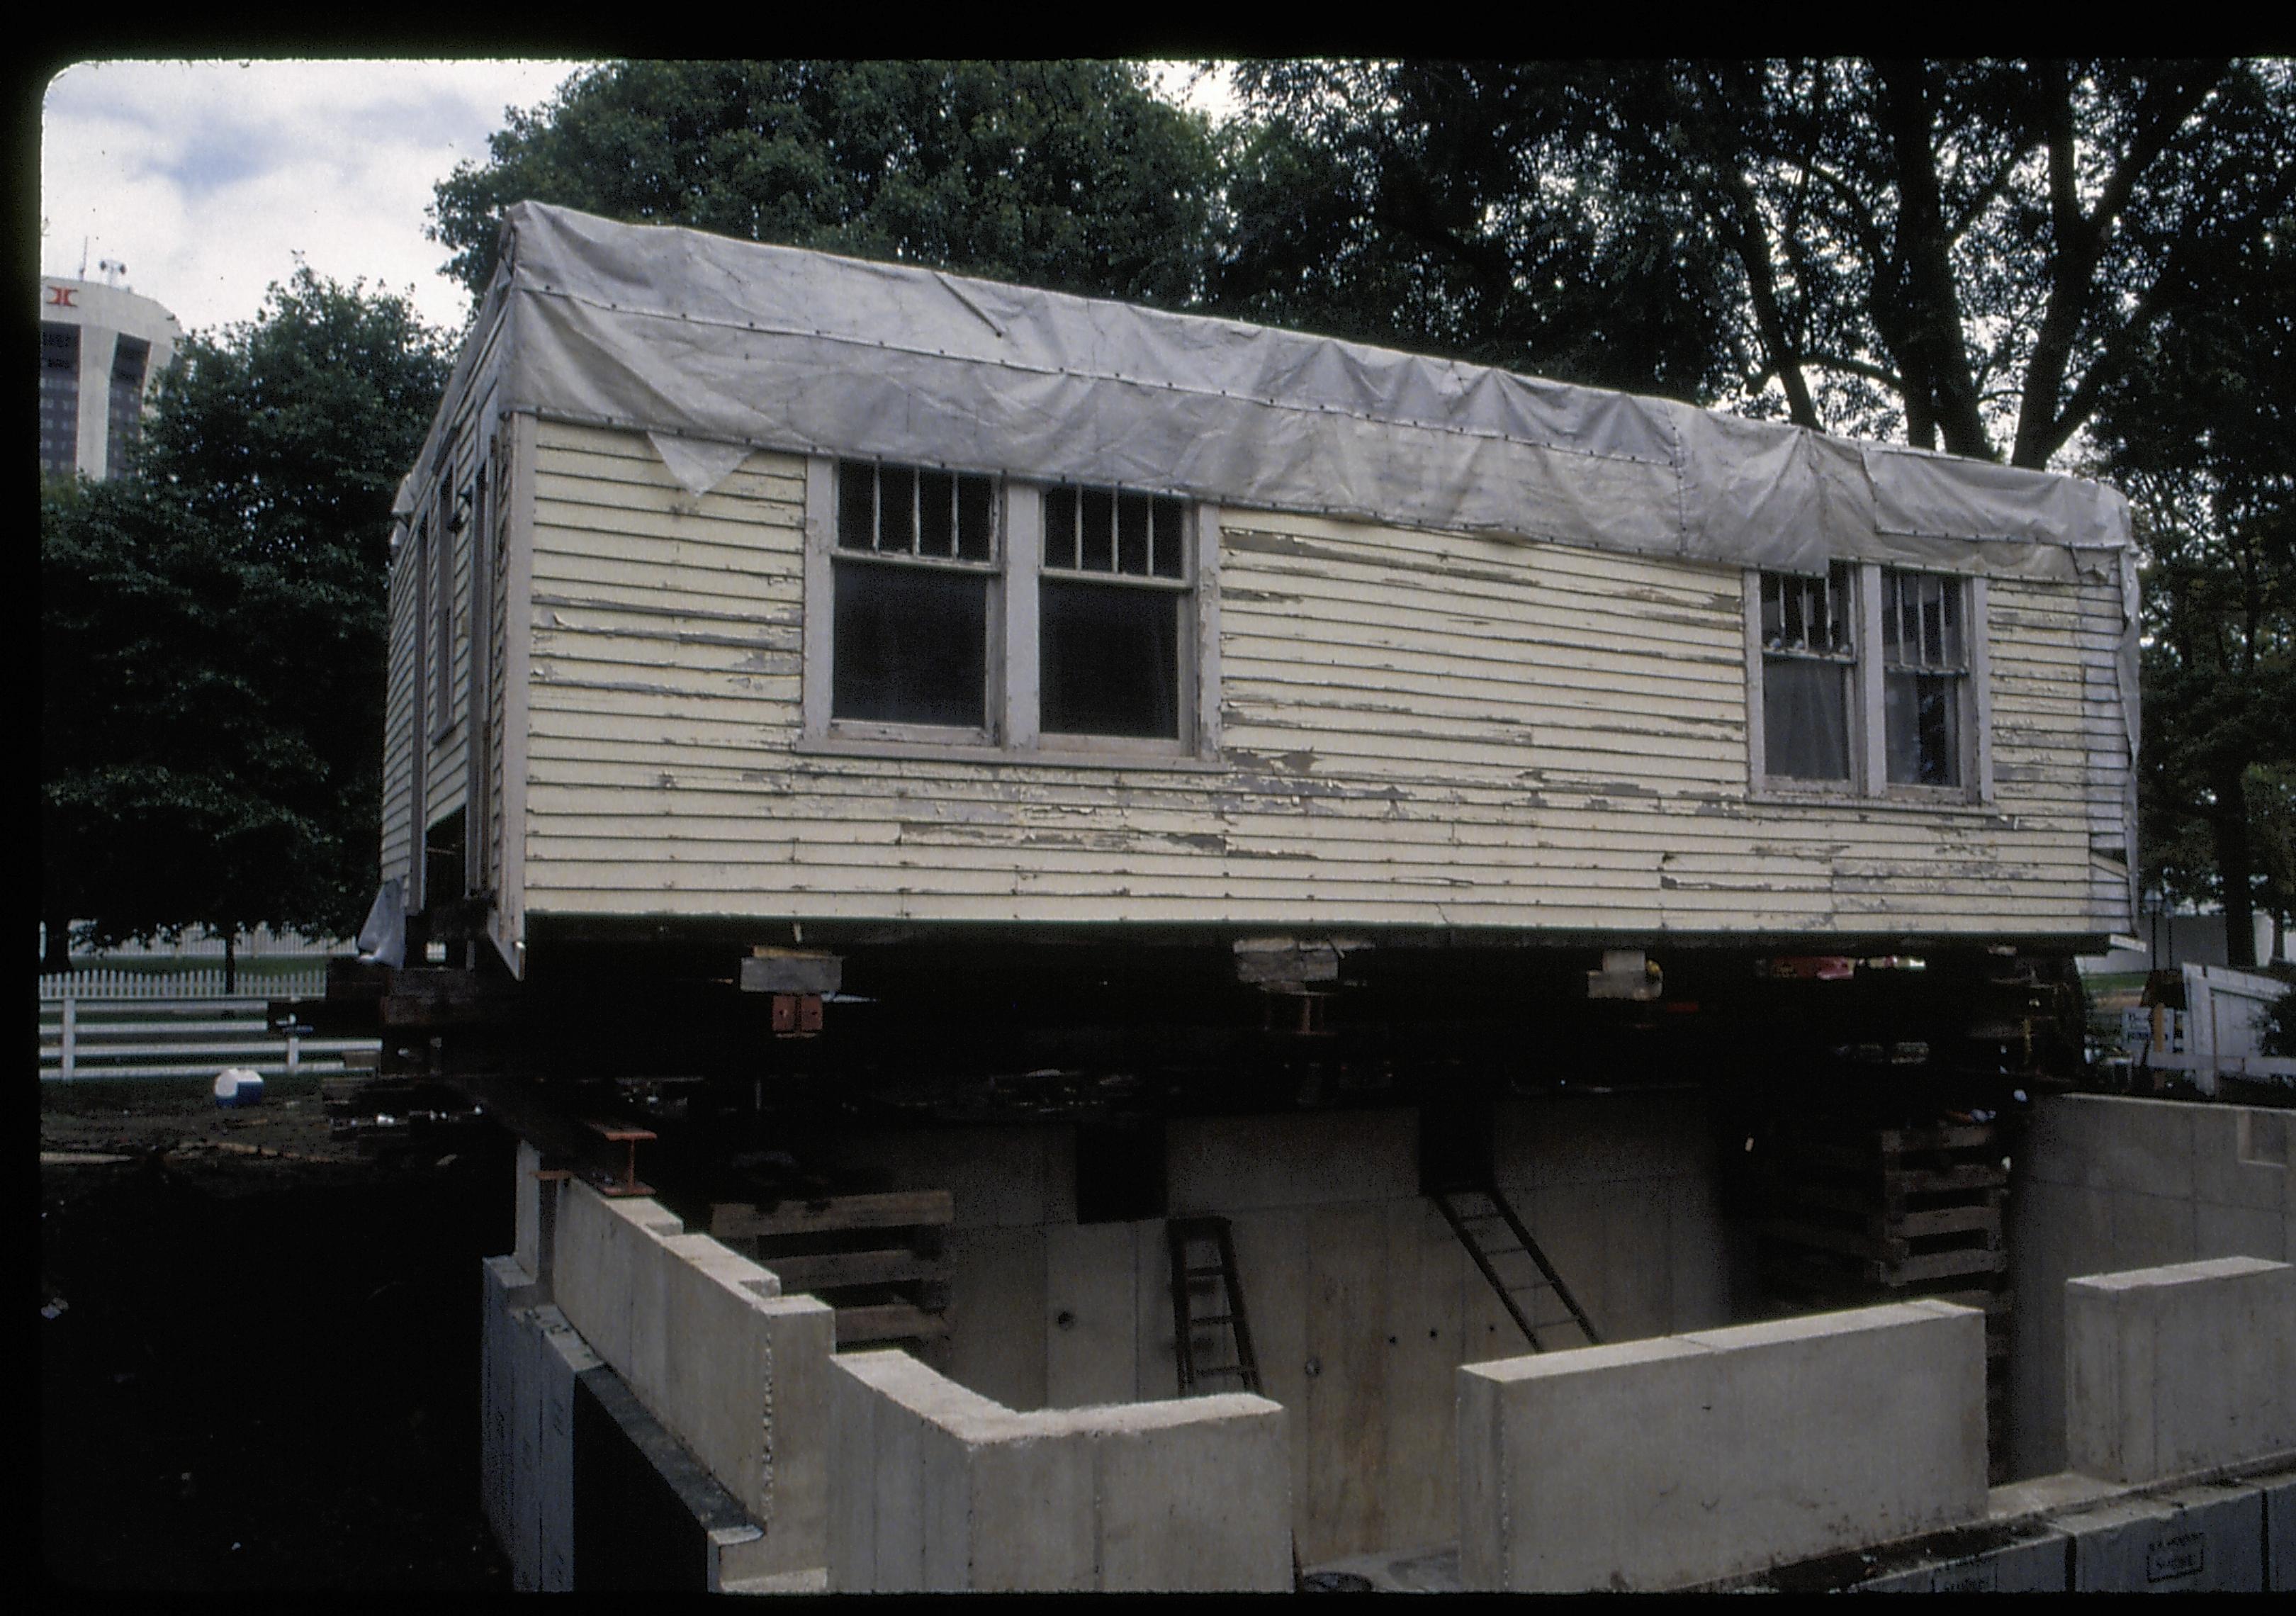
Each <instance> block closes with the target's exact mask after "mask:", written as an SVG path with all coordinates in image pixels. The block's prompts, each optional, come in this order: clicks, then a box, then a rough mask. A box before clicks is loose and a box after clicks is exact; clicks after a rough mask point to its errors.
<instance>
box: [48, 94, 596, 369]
mask: <svg viewBox="0 0 2296 1616" xmlns="http://www.w3.org/2000/svg"><path fill="white" fill-rule="evenodd" d="M578 65H579V64H578V63H574V62H92V63H86V64H83V65H80V66H77V67H72V68H68V69H66V70H64V71H63V72H61V73H60V74H58V75H57V76H56V78H54V79H53V81H52V82H51V83H50V84H49V86H48V90H47V95H46V99H45V104H44V105H43V108H42V113H41V145H40V220H41V226H40V268H41V270H42V272H43V273H45V274H51V275H77V274H78V272H79V266H80V259H81V253H82V250H83V248H82V242H83V241H85V242H86V249H85V250H86V262H87V278H89V279H91V280H101V279H102V278H103V276H102V275H101V274H100V273H99V271H98V269H97V265H98V263H99V261H100V260H102V259H104V258H113V259H118V260H119V261H120V262H122V263H124V264H126V265H127V284H128V285H129V286H130V287H132V288H133V289H134V290H135V291H139V292H141V293H143V295H144V296H146V297H150V298H155V299H158V300H159V301H160V302H161V303H162V304H164V305H166V306H167V307H168V308H170V309H172V310H173V311H174V312H175V315H176V318H177V319H179V320H181V321H182V322H183V323H184V325H185V326H187V327H193V328H197V327H205V326H214V325H218V324H224V323H225V322H228V321H234V320H244V319H248V318H250V317H252V316H254V314H255V313H256V312H257V310H258V308H260V307H261V305H262V301H263V292H264V288H265V287H266V286H268V285H269V284H270V283H272V282H274V281H278V280H283V279H285V278H286V277H287V276H288V275H290V274H291V273H292V272H293V270H294V267H295V258H294V255H295V254H296V253H297V252H301V253H303V254H304V255H305V256H306V257H307V258H308V259H309V260H310V263H311V267H313V268H314V269H316V270H318V271H319V272H320V273H321V274H323V275H332V276H333V277H334V278H336V279H337V280H340V281H346V282H348V281H351V280H354V279H357V278H358V277H361V276H364V277H365V279H366V280H367V281H368V283H370V284H372V283H377V282H380V283H383V284H385V285H388V286H390V287H392V288H394V289H398V290H401V291H404V290H406V289H407V288H409V287H411V288H412V289H413V291H414V303H415V307H416V308H418V309H420V310H421V311H422V315H423V316H424V317H425V318H427V319H429V320H430V321H432V322H434V323H436V324H442V325H447V326H449V327H452V326H456V325H459V324H461V323H462V320H463V316H464V315H465V314H466V313H467V312H468V308H469V302H468V299H466V298H465V297H464V296H463V291H462V290H461V288H459V287H458V286H456V285H455V283H452V282H450V281H448V280H447V279H446V278H445V277H444V276H443V275H439V273H438V270H439V265H440V264H442V263H444V262H445V261H446V258H447V252H446V250H445V249H444V248H442V247H441V246H439V243H437V242H433V241H430V240H429V239H428V238H427V237H425V236H424V235H423V234H422V229H423V226H424V224H425V223H426V222H427V221H426V218H425V216H424V211H423V210H424V209H426V208H427V207H428V206H429V205H430V188H431V186H432V185H436V184H437V183H438V182H439V180H441V179H443V178H445V177H446V176H447V175H448V174H450V173H451V172H453V170H454V168H455V164H456V163H458V162H460V161H462V160H464V159H465V158H471V159H479V160H483V159H484V157H485V156H486V148H487V136H488V135H489V134H491V133H493V132H494V131H495V130H496V129H498V128H500V127H502V124H503V109H504V107H505V106H508V105H517V106H521V107H529V106H532V105H534V104H536V103H538V102H541V101H544V100H545V99H547V98H548V96H549V94H550V93H551V91H552V90H553V89H554V88H555V87H556V86H558V85H559V84H560V83H561V82H562V81H563V80H564V79H565V78H567V76H568V75H569V74H570V73H571V72H572V71H574V70H575V69H576V67H577V66H578Z"/></svg>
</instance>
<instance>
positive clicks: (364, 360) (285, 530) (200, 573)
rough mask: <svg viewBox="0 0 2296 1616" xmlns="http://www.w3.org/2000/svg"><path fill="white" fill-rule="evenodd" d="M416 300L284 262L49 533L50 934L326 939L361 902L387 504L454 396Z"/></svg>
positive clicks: (58, 498) (52, 515)
mask: <svg viewBox="0 0 2296 1616" xmlns="http://www.w3.org/2000/svg"><path fill="white" fill-rule="evenodd" d="M447 363H448V361H447V354H446V352H445V350H444V346H443V342H442V340H441V337H440V334H439V333H438V332H433V331H431V330H430V329H428V328H426V327H425V326H424V325H423V324H422V323H421V321H420V320H419V319H418V318H417V317H416V316H415V315H414V312H413V311H412V309H411V308H409V307H408V305H407V304H406V301H405V300H404V299H401V298H399V297H398V296H396V295H393V294H390V293H388V292H382V291H368V290H366V288H365V286H364V285H363V284H354V285H352V286H349V287H344V286H342V285H340V284H338V283H334V282H332V281H327V280H323V279H321V278H320V277H318V276H316V275H314V274H312V272H311V271H310V270H309V268H308V267H298V269H297V271H296V273H295V275H293V277H292V278H291V280H290V281H289V282H287V283H285V284H283V285H275V286H273V287H272V289H271V291H270V294H269V296H268V298H267V299H266V302H265V305H264V308H263V310H262V312H261V314H260V315H259V316H258V317H257V318H256V319H255V320H253V321H251V322H249V323H246V324H239V325H234V326H232V327H229V328H227V329H225V330H224V331H222V332H219V333H216V334H211V335H210V334H206V333H201V334H197V335H194V336H193V338H192V339H191V340H189V341H188V342H187V343H186V344H185V346H184V351H183V353H182V355H181V356H180V357H179V360H178V362H177V364H176V365H175V366H174V367H173V368H172V369H171V371H170V372H169V373H168V375H167V376H166V377H164V378H163V379H162V380H161V381H160V387H159V390H158V394H157V398H156V400H155V404H154V408H153V413H152V417H151V419H150V420H149V421H148V422H147V423H146V426H145V432H144V439H143V450H142V453H141V455H140V456H139V458H138V461H137V463H136V465H135V468H134V470H133V471H132V472H131V473H130V474H129V475H127V476H125V477H122V478H119V479H117V480H112V481H110V482H104V483H89V482H86V481H79V482H76V483H75V482H53V483H51V484H49V485H48V486H47V487H46V488H44V489H43V493H42V503H41V513H40V515H41V520H40V587H41V596H42V600H41V674H42V679H41V736H40V753H41V755H40V799H41V800H40V807H41V841H42V846H41V865H42V915H43V917H44V919H45V920H46V921H47V923H48V926H47V936H48V959H47V961H46V962H45V963H46V964H48V965H50V966H51V967H58V966H61V965H62V964H68V963H69V956H68V955H66V954H65V953H64V948H65V947H66V942H65V936H64V933H65V930H66V923H67V922H68V921H70V920H78V921H80V922H82V923H86V936H87V939H88V940H90V941H92V942H94V943H96V944H98V945H99V946H101V945H104V944H110V943H116V942H119V941H123V940H126V939H151V938H153V937H162V936H169V937H172V936H180V935H181V934H182V933H183V931H184V930H185V929H186V928H188V927H193V926H204V927H207V928H209V929H211V930H213V931H216V932H217V933H219V934H221V935H223V936H224V937H225V938H226V939H235V938H236V937H237V936H238V935H239V934H240V933H242V932H243V931H247V930H249V929H250V928H252V927H254V926H256V925H258V924H268V925H272V926H275V927H292V928H296V929H299V930H302V931H316V932H318V933H321V934H336V935H340V934H341V933H343V932H344V931H347V930H348V929H349V928H350V927H352V926H354V925H356V924H357V921H358V917H359V915H360V912H361V910H362V908H363V906H364V904H365V900H366V898H368V896H369V895H370V893H371V890H372V888H373V865H374V849H375V846H376V837H377V825H378V822H379V815H380V796H381V792H380V771H381V759H380V746H379V742H378V739H377V737H378V736H380V734H381V730H382V684H383V666H384V616H383V614H384V593H385V567H386V564H387V560H388V546H389V531H390V514H389V513H390V502H391V498H392V496H393V493H394V491H395V490H396V488H397V485H398V478H399V476H400V474H401V473H402V472H404V471H405V469H406V465H407V464H408V463H411V462H412V460H413V459H414V455H415V453H416V451H417V449H418V448H419V447H421V442H422V434H423V432H424V431H425V430H426V429H427V427H428V425H429V422H430V414H431V413H432V411H433V410H434V409H435V408H436V407H437V404H438V399H439V392H440V390H441V389H442V388H443V387H444V385H445V381H446V375H447Z"/></svg>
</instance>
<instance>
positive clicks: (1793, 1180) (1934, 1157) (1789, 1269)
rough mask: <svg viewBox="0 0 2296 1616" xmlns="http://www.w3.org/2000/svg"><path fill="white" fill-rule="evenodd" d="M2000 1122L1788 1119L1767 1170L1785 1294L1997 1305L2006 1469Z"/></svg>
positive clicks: (1989, 1415)
mask: <svg viewBox="0 0 2296 1616" xmlns="http://www.w3.org/2000/svg"><path fill="white" fill-rule="evenodd" d="M2002 1158H2003V1151H2002V1145H2001V1141H2000V1136H1999V1134H1998V1132H1997V1128H1996V1127H1995V1125H1994V1124H1993V1123H1991V1122H1970V1123H1956V1122H1940V1123H1937V1124H1934V1125H1931V1126H1926V1127H1919V1128H1872V1127H1858V1126H1856V1125H1854V1124H1852V1123H1849V1122H1848V1121H1847V1120H1831V1121H1829V1120H1826V1119H1824V1118H1816V1117H1813V1118H1808V1119H1804V1120H1800V1121H1798V1122H1795V1123H1793V1124H1791V1125H1788V1126H1785V1127H1784V1128H1781V1129H1780V1130H1779V1132H1778V1133H1777V1134H1776V1136H1775V1138H1774V1140H1773V1142H1772V1149H1771V1151H1770V1153H1769V1156H1768V1167H1767V1175H1766V1184H1765V1189H1766V1191H1767V1216H1766V1218H1765V1219H1764V1221H1763V1224H1762V1230H1761V1232H1762V1272H1763V1277H1764V1279H1765V1281H1766V1282H1767V1284H1768V1285H1769V1287H1770V1289H1771V1291H1772V1292H1773V1293H1774V1294H1775V1295H1776V1296H1777V1297H1778V1298H1779V1299H1780V1300H1784V1301H1787V1302H1790V1303H1792V1304H1794V1305H1795V1306H1797V1307H1800V1308H1850V1307H1862V1306H1868V1305H1871V1304H1873V1303H1874V1302H1882V1301H1903V1300H1907V1299H1909V1298H1913V1297H1917V1296H1927V1297H1934V1298H1936V1299H1938V1300H1940V1301H1951V1302H1959V1303H1961V1304H1963V1305H1964V1306H1966V1307H1972V1308H1982V1309H1983V1310H1984V1312H1985V1384H1986V1425H1987V1431H1988V1440H1989V1448H1990V1450H1991V1454H1992V1468H1993V1470H1994V1471H1995V1472H1996V1474H1995V1479H1996V1481H1998V1480H2000V1478H2001V1475H2002V1473H2003V1472H2002V1464H2003V1461H2004V1458H2005V1437H2006V1434H2007V1426H2006V1418H2005V1416H2006V1412H2007V1396H2008V1355H2009V1309H2010V1291H2009V1253H2008V1251H2007V1249H2006V1246H2005V1243H2004V1241H2003V1238H2002V1212H2003V1210H2004V1208H2005V1203H2006V1202H2007V1200H2008V1185H2009V1173H2008V1169H2007V1168H2006V1167H2005V1166H2004V1165H2003V1159H2002Z"/></svg>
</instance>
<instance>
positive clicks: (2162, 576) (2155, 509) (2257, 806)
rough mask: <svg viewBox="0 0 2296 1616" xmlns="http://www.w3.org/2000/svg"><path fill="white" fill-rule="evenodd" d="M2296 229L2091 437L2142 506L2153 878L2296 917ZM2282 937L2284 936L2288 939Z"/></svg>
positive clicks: (2266, 252)
mask: <svg viewBox="0 0 2296 1616" xmlns="http://www.w3.org/2000/svg"><path fill="white" fill-rule="evenodd" d="M2292 236H2296V211H2291V212H2290V213H2287V214H2284V215H2283V216H2282V217H2280V218H2279V219H2277V220H2276V221H2274V222H2273V223H2272V224H2271V225H2270V226H2268V227H2267V228H2265V229H2263V230H2260V231H2258V232H2257V233H2255V234H2254V235H2253V236H2251V238H2250V239H2249V240H2247V241H2246V242H2242V243H2240V244H2238V246H2237V247H2236V248H2235V249H2233V250H2227V251H2225V252H2223V253H2220V254H2218V255H2217V256H2216V258H2214V259H2213V260H2212V262H2211V265H2210V273H2209V274H2208V275H2207V276H2206V278H2205V283H2204V284H2203V285H2201V286H2198V287H2195V288H2194V290H2193V291H2192V292H2191V293H2190V295H2188V296H2185V297H2184V298H2182V299H2179V300H2178V301H2177V303H2176V304H2175V305H2174V306H2173V307H2171V308H2169V310H2168V311H2167V315H2166V317H2165V318H2164V320H2163V322H2162V324H2161V328H2160V329H2159V330H2158V331H2157V332H2155V333H2153V336H2152V337H2151V338H2150V339H2149V340H2147V342H2146V343H2145V344H2144V347H2143V349H2141V351H2140V352H2139V353H2138V354H2137V355H2136V357H2134V359H2133V360H2132V363H2131V364H2130V365H2129V368H2128V375H2127V377H2126V379H2125V380H2124V381H2122V382H2121V383H2120V384H2119V385H2117V386H2116V387H2114V388H2112V389H2111V390H2108V391H2107V392H2106V393H2105V395H2104V397H2103V404H2102V407H2101V409H2100V410H2099V413H2098V415H2097V420H2096V426H2095V438H2096V441H2097V445H2098V447H2099V449H2100V451H2101V452H2102V454H2103V458H2104V465H2105V470H2106V472H2107V473H2108V474H2109V475H2111V476H2112V478H2113V479H2114V480H2116V481H2117V482H2119V483H2120V486H2121V487H2122V488H2125V489H2126V490H2127V491H2128V495H2129V497H2130V500H2131V502H2132V504H2134V506H2135V509H2136V515H2137V519H2138V527H2139V534H2140V537H2141V538H2142V540H2143V542H2144V546H2145V547H2146V550H2147V552H2148V565H2147V568H2146V573H2145V587H2146V600H2145V628H2146V644H2145V650H2144V696H2145V704H2144V732H2145V733H2144V781H2143V786H2144V819H2145V836H2146V846H2147V849H2148V851H2147V855H2146V867H2147V874H2148V879H2149V880H2150V881H2151V882H2152V883H2153V884H2154V885H2155V886H2156V887H2158V888H2159V889H2160V890H2163V891H2165V892H2166V893H2168V894H2169V896H2170V897H2172V898H2185V899H2188V900H2195V901H2197V900H2202V899H2210V898H2213V899H2215V900H2216V901H2218V902H2220V903H2221V904H2222V905H2223V906H2224V913H2225V924H2226V950H2227V955H2226V956H2227V957H2228V958H2229V959H2230V960H2231V961H2232V963H2233V964H2243V965H2245V964H2254V963H2255V961H2254V957H2253V949H2254V920H2253V918H2252V917H2253V915H2254V912H2255V906H2256V905H2257V904H2258V903H2259V902H2262V903H2264V904H2265V905H2266V906H2267V908H2268V909H2269V910H2270V911H2271V912H2272V913H2274V914H2275V915H2279V916H2285V915H2286V914H2287V913H2288V908H2289V906H2290V898H2289V884H2288V883H2289V872H2288V869H2287V864H2286V859H2287V849H2286V845H2285V844H2286V841H2287V837H2288V831H2287V820H2288V787H2289V782H2290V780H2291V779H2292V777H2296V776H2292V775H2291V772H2290V771H2291V770H2292V768H2296V719H2292V718H2291V715H2292V714H2296V239H2292ZM2284 927H2285V922H2284V920H2283V929H2284Z"/></svg>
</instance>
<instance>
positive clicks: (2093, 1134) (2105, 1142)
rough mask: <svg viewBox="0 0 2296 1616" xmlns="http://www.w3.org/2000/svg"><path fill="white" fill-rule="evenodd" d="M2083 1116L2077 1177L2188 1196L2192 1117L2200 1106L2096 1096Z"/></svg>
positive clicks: (2100, 1184)
mask: <svg viewBox="0 0 2296 1616" xmlns="http://www.w3.org/2000/svg"><path fill="white" fill-rule="evenodd" d="M2098 1098H2101V1099H2102V1101H2103V1103H2102V1104H2100V1105H2099V1106H2098V1107H2097V1108H2096V1109H2095V1114H2094V1116H2093V1117H2091V1118H2087V1119H2084V1122H2085V1127H2084V1128H2083V1129H2082V1132H2083V1134H2084V1136H2085V1140H2084V1145H2085V1148H2083V1149H2082V1151H2081V1175H2082V1177H2081V1181H2082V1182H2083V1183H2084V1184H2087V1185H2094V1186H2095V1187H2096V1188H2098V1189H2110V1190H2116V1191H2122V1192H2130V1193H2134V1194H2140V1195H2159V1196H2164V1197H2167V1198H2168V1199H2169V1200H2172V1201H2190V1200H2191V1199H2192V1198H2193V1120H2194V1112H2196V1111H2197V1110H2199V1109H2201V1108H2200V1107H2197V1106H2194V1105H2192V1104H2189V1103H2185V1102H2183V1101H2177V1100H2136V1099H2125V1098H2120V1097H2119V1096H2098Z"/></svg>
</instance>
